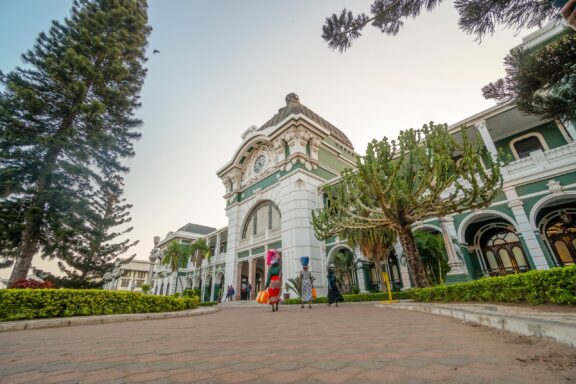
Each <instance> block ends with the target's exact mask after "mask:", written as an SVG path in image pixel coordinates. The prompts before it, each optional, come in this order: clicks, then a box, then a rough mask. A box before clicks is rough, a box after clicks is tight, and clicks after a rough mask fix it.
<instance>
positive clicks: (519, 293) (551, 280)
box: [407, 266, 576, 304]
mask: <svg viewBox="0 0 576 384" xmlns="http://www.w3.org/2000/svg"><path fill="white" fill-rule="evenodd" d="M407 294H408V295H409V296H410V298H412V299H414V300H417V301H444V302H446V301H478V302H496V303H498V302H502V303H514V302H528V303H530V304H544V303H553V304H576V266H571V267H564V268H553V269H549V270H546V271H530V272H526V273H519V274H517V275H508V276H502V277H486V278H482V279H480V280H475V281H472V282H469V283H460V284H452V285H443V286H438V287H433V288H423V289H411V290H409V291H407Z"/></svg>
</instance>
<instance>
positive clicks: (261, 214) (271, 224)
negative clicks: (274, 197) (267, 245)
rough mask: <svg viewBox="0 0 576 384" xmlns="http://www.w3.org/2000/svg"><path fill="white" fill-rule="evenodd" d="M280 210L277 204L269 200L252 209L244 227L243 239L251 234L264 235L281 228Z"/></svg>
mask: <svg viewBox="0 0 576 384" xmlns="http://www.w3.org/2000/svg"><path fill="white" fill-rule="evenodd" d="M280 225H281V223H280V210H278V207H277V206H276V204H274V203H273V202H272V201H270V200H267V201H263V202H261V203H259V204H258V205H256V207H254V209H252V211H251V212H250V215H248V218H247V219H246V222H245V224H244V228H243V229H242V239H249V238H250V236H256V235H263V234H265V233H266V231H275V230H278V229H280Z"/></svg>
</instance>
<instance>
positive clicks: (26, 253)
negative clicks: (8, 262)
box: [8, 223, 40, 288]
mask: <svg viewBox="0 0 576 384" xmlns="http://www.w3.org/2000/svg"><path fill="white" fill-rule="evenodd" d="M35 224H36V223H29V224H28V225H27V226H26V229H25V230H24V232H23V233H22V240H21V241H20V245H19V247H18V248H19V252H18V257H17V258H16V262H15V264H14V268H13V269H12V273H11V275H10V280H9V281H8V288H11V287H12V285H13V284H14V283H15V282H16V281H18V280H22V279H26V277H27V276H28V271H29V270H30V265H31V264H32V258H33V257H34V254H35V253H36V251H37V250H38V240H37V239H38V236H37V234H38V232H39V229H40V225H39V223H38V224H36V225H35Z"/></svg>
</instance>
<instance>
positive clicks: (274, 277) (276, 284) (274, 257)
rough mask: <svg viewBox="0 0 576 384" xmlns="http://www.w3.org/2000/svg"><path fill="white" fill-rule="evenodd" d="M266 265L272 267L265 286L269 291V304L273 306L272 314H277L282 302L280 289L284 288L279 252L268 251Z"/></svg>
mask: <svg viewBox="0 0 576 384" xmlns="http://www.w3.org/2000/svg"><path fill="white" fill-rule="evenodd" d="M266 264H268V265H269V266H270V269H269V270H268V276H267V277H266V286H265V288H267V289H268V304H270V305H271V306H272V312H277V311H278V302H279V301H280V289H281V288H282V277H281V274H282V266H281V265H280V255H279V254H278V251H276V250H275V249H269V250H268V253H267V254H266Z"/></svg>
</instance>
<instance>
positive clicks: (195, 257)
mask: <svg viewBox="0 0 576 384" xmlns="http://www.w3.org/2000/svg"><path fill="white" fill-rule="evenodd" d="M188 254H189V255H190V259H191V260H192V262H193V263H194V265H196V268H198V267H200V265H201V264H202V259H205V258H208V257H210V256H211V255H210V246H209V245H208V243H207V242H206V239H204V238H202V239H198V240H196V241H195V242H194V243H192V245H191V246H190V248H189V250H188Z"/></svg>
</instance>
